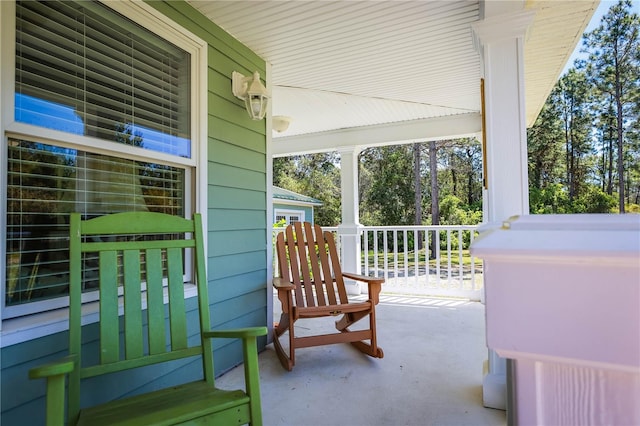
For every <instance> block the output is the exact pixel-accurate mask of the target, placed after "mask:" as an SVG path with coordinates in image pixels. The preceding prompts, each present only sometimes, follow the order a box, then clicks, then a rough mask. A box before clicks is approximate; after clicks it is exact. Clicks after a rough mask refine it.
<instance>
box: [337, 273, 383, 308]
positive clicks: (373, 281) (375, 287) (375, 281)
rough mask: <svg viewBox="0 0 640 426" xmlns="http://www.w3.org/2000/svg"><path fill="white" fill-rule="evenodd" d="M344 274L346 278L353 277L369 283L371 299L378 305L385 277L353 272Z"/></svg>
mask: <svg viewBox="0 0 640 426" xmlns="http://www.w3.org/2000/svg"><path fill="white" fill-rule="evenodd" d="M342 276H343V277H345V278H351V279H352V280H357V281H364V282H366V283H367V284H368V287H369V288H368V290H369V299H371V301H372V302H373V303H374V304H375V305H377V304H378V302H380V291H381V290H382V283H383V282H384V278H381V277H369V276H366V275H358V274H352V273H351V272H343V273H342Z"/></svg>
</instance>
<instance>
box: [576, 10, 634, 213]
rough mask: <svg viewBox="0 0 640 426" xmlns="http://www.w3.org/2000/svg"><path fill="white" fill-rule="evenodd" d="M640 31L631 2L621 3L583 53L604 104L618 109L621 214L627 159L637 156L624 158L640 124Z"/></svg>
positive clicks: (587, 36) (586, 37)
mask: <svg viewBox="0 0 640 426" xmlns="http://www.w3.org/2000/svg"><path fill="white" fill-rule="evenodd" d="M639 31H640V20H639V18H638V15H637V14H635V13H631V1H630V0H620V1H619V2H618V3H617V4H616V5H614V6H613V7H611V9H609V11H608V12H607V14H606V15H605V16H604V17H603V18H602V22H601V24H600V25H599V26H598V27H597V28H596V29H595V30H593V31H592V32H589V33H586V34H585V35H584V38H583V43H584V50H585V51H586V52H588V53H589V64H588V66H587V71H588V74H589V76H590V80H591V82H592V83H593V85H594V86H595V87H596V88H597V89H598V91H599V92H600V93H601V99H602V101H603V102H605V103H606V102H609V100H608V99H607V98H608V97H609V98H611V99H612V101H613V105H614V107H615V108H614V114H615V119H616V121H615V131H616V133H615V137H616V144H615V149H616V163H617V180H618V199H619V204H620V206H619V208H620V213H624V212H625V194H626V192H625V179H626V177H625V169H626V166H625V158H627V159H628V158H634V155H625V151H626V149H625V148H626V147H625V136H626V135H625V133H626V132H627V129H628V128H629V126H630V125H631V123H632V122H634V121H636V122H637V120H638V117H637V102H638V101H637V99H638V91H639V90H640V72H639V64H640V53H639V51H640V34H639ZM634 109H635V111H634ZM634 114H635V117H634ZM605 136H606V135H605Z"/></svg>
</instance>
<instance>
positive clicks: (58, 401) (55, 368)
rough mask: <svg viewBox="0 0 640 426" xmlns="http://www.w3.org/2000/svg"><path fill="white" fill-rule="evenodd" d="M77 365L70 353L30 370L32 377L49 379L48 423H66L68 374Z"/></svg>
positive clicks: (47, 395)
mask: <svg viewBox="0 0 640 426" xmlns="http://www.w3.org/2000/svg"><path fill="white" fill-rule="evenodd" d="M75 366H76V357H75V356H73V355H69V356H67V357H65V358H63V359H61V360H59V361H55V362H51V363H49V364H45V365H41V366H40V367H36V368H32V369H31V370H29V378H30V379H47V388H46V389H47V390H46V424H47V426H49V425H62V424H64V411H65V404H64V400H65V390H64V388H65V381H66V375H67V374H69V373H70V372H72V371H73V370H74V369H75Z"/></svg>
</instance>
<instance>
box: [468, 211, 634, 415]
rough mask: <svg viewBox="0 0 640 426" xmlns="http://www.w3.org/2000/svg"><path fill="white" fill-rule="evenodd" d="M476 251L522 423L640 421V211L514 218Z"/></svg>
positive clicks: (487, 234)
mask: <svg viewBox="0 0 640 426" xmlns="http://www.w3.org/2000/svg"><path fill="white" fill-rule="evenodd" d="M471 251H472V253H473V254H474V255H475V256H478V257H480V258H482V259H483V260H484V285H485V302H486V321H487V345H488V347H489V348H490V349H493V350H495V351H496V352H497V353H498V354H499V355H500V356H502V357H505V358H510V359H512V360H514V363H513V365H514V370H513V372H514V374H513V375H512V380H514V382H513V383H512V389H513V392H514V395H512V397H511V400H512V401H514V402H515V406H514V407H510V409H513V410H514V412H513V413H511V415H510V417H511V418H512V419H514V421H515V423H517V424H519V425H554V426H555V425H558V426H559V425H588V424H594V425H595V424H597V425H601V424H602V425H604V424H610V425H640V215H631V214H629V215H527V216H520V217H514V218H511V219H509V220H508V221H506V222H504V223H503V224H501V226H500V225H499V226H497V227H493V228H492V227H490V226H489V227H486V228H485V231H484V232H481V235H480V237H479V238H478V239H476V241H475V242H474V243H473V245H472V247H471Z"/></svg>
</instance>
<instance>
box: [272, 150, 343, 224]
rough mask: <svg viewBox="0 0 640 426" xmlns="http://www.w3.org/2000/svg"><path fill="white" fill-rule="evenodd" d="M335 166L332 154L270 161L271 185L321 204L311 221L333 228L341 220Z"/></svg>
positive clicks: (336, 160) (335, 158) (338, 174)
mask: <svg viewBox="0 0 640 426" xmlns="http://www.w3.org/2000/svg"><path fill="white" fill-rule="evenodd" d="M337 164H338V154H337V153H336V152H326V153H319V154H309V155H299V156H294V157H284V158H274V160H273V184H274V185H277V186H280V187H281V188H285V189H288V190H290V191H294V192H299V193H301V194H304V195H308V196H309V197H313V198H317V199H318V200H320V201H322V206H320V207H318V208H317V209H316V210H315V213H314V215H315V218H314V221H315V222H316V223H317V224H318V225H322V226H335V225H338V224H339V223H340V220H341V217H342V215H341V208H340V197H341V194H340V169H339V168H338V167H337Z"/></svg>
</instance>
